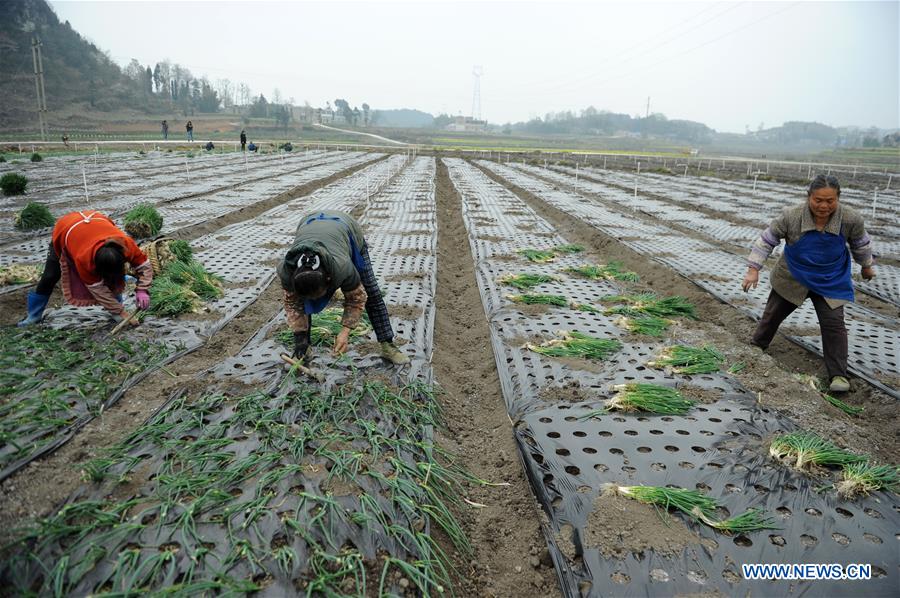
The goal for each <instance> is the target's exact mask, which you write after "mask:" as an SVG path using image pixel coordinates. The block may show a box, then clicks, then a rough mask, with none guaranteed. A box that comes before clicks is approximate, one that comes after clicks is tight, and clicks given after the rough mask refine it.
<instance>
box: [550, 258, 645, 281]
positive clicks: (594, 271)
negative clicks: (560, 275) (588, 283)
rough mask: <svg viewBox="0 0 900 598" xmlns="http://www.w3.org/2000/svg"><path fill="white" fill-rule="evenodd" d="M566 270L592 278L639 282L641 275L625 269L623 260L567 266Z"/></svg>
mask: <svg viewBox="0 0 900 598" xmlns="http://www.w3.org/2000/svg"><path fill="white" fill-rule="evenodd" d="M565 271H566V272H570V273H572V274H577V275H578V276H581V277H584V278H590V279H592V280H596V279H599V278H603V279H605V280H621V281H624V282H637V281H638V280H640V277H639V276H638V275H637V274H636V273H634V272H631V271H628V270H625V269H624V266H623V265H622V262H616V261H613V262H609V263H608V264H606V265H603V266H578V267H575V268H566V270H565Z"/></svg>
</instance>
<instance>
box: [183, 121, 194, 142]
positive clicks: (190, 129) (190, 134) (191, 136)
mask: <svg viewBox="0 0 900 598" xmlns="http://www.w3.org/2000/svg"><path fill="white" fill-rule="evenodd" d="M184 128H185V129H187V135H188V141H193V140H194V123H192V122H191V121H187V124H186V125H184Z"/></svg>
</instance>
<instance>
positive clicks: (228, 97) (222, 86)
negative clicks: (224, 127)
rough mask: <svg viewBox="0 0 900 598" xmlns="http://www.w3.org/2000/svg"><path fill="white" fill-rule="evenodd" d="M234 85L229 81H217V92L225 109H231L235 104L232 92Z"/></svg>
mask: <svg viewBox="0 0 900 598" xmlns="http://www.w3.org/2000/svg"><path fill="white" fill-rule="evenodd" d="M233 88H234V85H233V84H232V83H231V80H229V79H217V80H216V88H215V89H216V92H217V93H218V94H219V98H221V99H222V105H223V106H224V107H225V108H230V107H231V105H232V104H233V103H234V102H233V101H232V92H233Z"/></svg>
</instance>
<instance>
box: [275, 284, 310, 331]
mask: <svg viewBox="0 0 900 598" xmlns="http://www.w3.org/2000/svg"><path fill="white" fill-rule="evenodd" d="M282 291H283V292H284V316H285V318H286V319H287V323H288V326H290V328H291V330H293V331H294V332H306V331H307V330H309V318H307V317H306V311H305V310H304V309H303V304H302V303H300V302H299V301H298V300H297V295H295V294H294V293H293V292H291V291H287V290H284V289H282Z"/></svg>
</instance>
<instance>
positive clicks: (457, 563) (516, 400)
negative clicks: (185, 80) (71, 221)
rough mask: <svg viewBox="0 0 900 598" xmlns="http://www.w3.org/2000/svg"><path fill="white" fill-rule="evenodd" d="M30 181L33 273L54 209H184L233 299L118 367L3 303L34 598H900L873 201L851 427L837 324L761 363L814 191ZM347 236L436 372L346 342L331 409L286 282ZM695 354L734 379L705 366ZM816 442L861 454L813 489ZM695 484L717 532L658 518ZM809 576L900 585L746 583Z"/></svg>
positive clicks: (73, 330) (11, 204) (895, 278)
mask: <svg viewBox="0 0 900 598" xmlns="http://www.w3.org/2000/svg"><path fill="white" fill-rule="evenodd" d="M6 172H22V173H24V174H25V175H26V176H27V177H28V187H27V191H26V194H25V195H22V196H12V197H3V198H0V239H2V241H0V267H9V266H35V267H38V268H40V267H41V266H42V264H43V259H44V257H45V256H46V251H47V242H48V238H49V233H50V228H44V229H39V230H34V231H21V230H18V229H16V228H14V227H13V221H14V217H15V214H16V213H17V212H18V211H19V210H21V209H22V208H23V207H24V206H25V205H26V204H27V203H28V202H32V201H36V202H40V203H42V204H44V205H46V206H47V207H48V208H49V210H50V212H51V214H53V216H55V217H59V216H60V215H62V214H65V213H67V212H70V211H73V210H82V209H90V210H100V211H102V212H104V213H106V214H109V215H110V216H111V217H112V218H113V219H114V220H115V221H116V222H117V223H121V220H122V218H123V217H124V215H125V214H126V213H127V212H128V211H129V210H131V209H132V208H134V207H135V206H137V205H138V204H142V203H151V204H153V205H154V206H155V207H156V208H157V209H158V211H159V213H160V214H161V215H162V217H163V220H164V223H163V228H162V235H164V236H166V237H170V238H175V239H181V240H184V241H187V242H188V243H189V245H190V248H191V249H192V251H193V257H194V259H195V260H196V261H197V262H199V263H200V264H202V266H203V267H204V268H205V269H206V271H208V272H209V273H210V274H211V275H213V276H215V277H217V279H218V280H219V281H220V282H219V284H220V287H221V292H220V295H219V296H218V297H216V298H212V299H209V300H208V301H206V302H205V304H204V307H203V309H202V311H198V312H196V313H190V312H189V313H185V314H181V315H178V316H165V315H161V314H155V315H150V316H148V317H146V318H145V319H144V321H143V323H142V324H141V326H139V327H136V328H133V329H128V330H126V331H123V332H121V333H118V335H116V336H115V337H113V338H114V340H110V337H107V334H108V333H109V332H110V329H111V328H112V324H111V323H110V322H109V321H108V320H106V319H105V318H104V317H103V316H102V313H101V311H100V309H99V308H87V309H85V308H80V309H76V308H74V307H71V306H64V305H62V304H61V297H60V296H58V295H55V296H54V298H53V300H52V302H51V308H50V309H48V311H47V316H46V318H45V320H44V322H43V323H42V324H41V325H40V326H36V327H31V328H27V329H20V328H16V327H14V326H12V324H14V323H15V322H16V321H17V320H18V319H19V318H20V317H21V316H22V315H23V314H24V309H25V308H24V301H25V299H24V295H25V291H26V290H27V289H28V288H30V284H29V283H22V282H16V281H8V282H7V283H6V284H5V285H4V286H2V287H0V302H2V305H3V310H2V311H3V316H2V321H0V323H2V324H3V327H2V328H0V347H2V353H0V382H2V388H3V389H4V390H3V394H2V395H0V528H2V530H3V531H2V532H0V536H2V541H0V551H2V553H0V587H3V588H5V589H6V591H8V592H10V593H11V594H13V595H32V594H35V595H60V596H62V595H79V596H80V595H88V594H90V595H97V596H103V595H116V596H123V595H138V594H145V593H147V594H149V593H160V594H162V593H165V594H173V595H185V596H186V595H197V594H204V593H206V594H219V593H222V594H243V593H259V594H260V595H267V596H283V595H293V594H302V595H315V596H318V595H329V596H333V595H366V596H375V595H396V596H419V595H425V596H433V595H438V594H441V595H459V596H476V595H478V596H480V595H493V596H552V595H564V596H607V595H627V596H638V595H640V596H672V595H749V596H774V595H786V596H787V595H804V596H833V595H846V594H849V593H861V594H862V595H865V596H889V595H893V594H894V592H895V591H896V588H897V586H898V578H897V576H898V574H900V559H898V556H897V551H896V550H895V549H894V548H896V546H895V544H896V541H897V537H896V532H897V530H898V529H900V497H898V494H897V493H896V491H898V490H900V487H898V486H897V482H896V473H897V470H896V465H897V455H898V453H900V436H898V431H897V425H896V421H897V417H898V416H900V403H898V400H900V375H898V371H900V334H898V331H900V325H898V313H900V312H898V310H900V290H898V289H900V226H898V217H900V202H898V199H900V198H898V197H897V195H896V192H893V193H892V192H890V191H886V192H885V193H884V194H882V195H881V196H880V201H879V203H878V205H877V206H876V209H875V210H874V213H873V211H872V206H871V194H870V192H869V191H867V190H856V189H853V188H852V186H850V187H848V188H846V189H845V190H844V193H843V194H842V201H844V202H845V203H847V204H848V205H851V206H854V207H856V208H858V209H859V210H860V211H861V212H863V213H864V214H865V215H866V223H867V227H868V229H869V232H870V234H871V235H872V237H873V239H874V243H875V246H876V253H878V254H879V256H880V259H881V262H880V263H879V264H878V266H877V278H875V279H874V280H873V281H871V282H861V281H859V280H857V281H856V282H855V284H856V285H857V290H858V297H857V300H858V301H857V303H854V304H852V305H849V306H848V307H846V308H845V311H846V314H847V327H848V332H849V338H850V359H849V364H850V370H851V373H852V375H853V379H852V386H853V387H852V390H851V392H850V393H847V394H846V395H844V396H842V397H841V398H842V399H843V401H844V404H842V405H843V407H841V406H840V405H836V404H835V403H833V402H829V400H828V397H826V396H825V395H823V393H821V392H819V391H818V390H817V389H815V388H813V386H812V384H811V383H814V382H815V381H816V380H817V379H822V377H823V375H824V368H823V366H822V361H821V340H820V337H819V332H818V325H817V320H816V317H815V313H814V311H813V309H812V307H811V306H810V305H809V304H806V305H805V306H804V307H803V308H802V309H798V310H797V311H796V312H795V313H794V314H793V315H792V316H790V318H789V319H788V320H787V321H786V322H785V324H784V325H783V328H782V334H781V335H780V336H779V337H777V338H776V341H775V342H774V343H773V345H772V347H771V348H770V350H769V351H768V352H766V353H763V352H761V351H759V350H758V349H756V348H754V347H752V346H750V345H749V343H748V339H749V337H750V334H751V332H752V329H753V326H754V323H755V320H757V319H758V318H759V316H760V314H761V312H762V308H763V306H764V304H765V300H766V297H767V295H768V291H769V285H768V279H767V271H768V268H767V269H766V270H764V271H763V272H762V276H761V280H760V284H759V288H757V289H756V290H754V291H751V292H750V293H744V292H742V291H741V289H740V280H741V278H742V276H743V272H744V269H745V262H744V260H745V257H746V252H747V250H748V247H749V245H750V243H751V242H752V240H753V239H754V237H755V236H757V235H758V234H759V232H760V230H761V229H762V228H764V227H765V225H766V224H767V223H768V222H769V220H771V218H773V217H774V216H775V215H776V214H777V213H778V211H779V210H780V209H781V208H783V207H786V206H789V205H792V204H794V203H795V202H797V201H800V200H801V199H802V198H803V197H804V193H803V188H802V186H800V185H791V184H784V183H774V182H766V181H758V182H754V181H723V180H721V179H716V178H710V177H701V176H687V177H680V176H679V177H673V176H671V175H664V174H660V173H653V172H642V173H640V174H638V173H637V172H624V171H621V170H611V169H609V170H608V169H604V168H601V167H600V166H599V165H598V164H596V163H594V164H593V165H590V166H588V167H583V166H580V165H579V166H578V167H574V166H572V165H569V164H556V165H554V164H550V165H548V167H540V166H536V165H534V164H527V163H522V162H515V161H509V160H508V159H501V160H499V161H493V160H487V159H480V158H473V159H464V158H460V157H440V156H437V157H436V156H431V155H421V154H420V155H415V153H414V152H413V151H412V150H411V149H407V150H400V151H397V150H393V151H392V150H389V149H386V150H385V151H384V152H363V151H333V150H332V151H313V150H310V151H295V152H291V153H273V154H265V155H255V154H251V155H242V154H238V153H209V154H206V153H203V152H199V153H197V152H194V153H193V154H191V155H188V153H186V152H155V151H154V152H149V153H147V154H137V153H134V152H127V153H126V152H121V153H115V152H113V153H105V154H102V155H99V156H94V155H91V156H85V155H81V156H78V155H74V156H62V157H58V158H47V159H45V160H44V161H42V162H37V163H27V164H21V165H20V164H17V165H12V164H8V163H5V164H2V165H0V174H3V173H6ZM320 210H341V211H345V212H349V213H351V214H353V215H354V217H356V218H357V219H358V220H359V221H360V223H361V225H362V226H363V229H364V231H365V235H366V240H367V244H368V249H369V254H370V255H371V258H372V263H373V268H374V271H375V274H376V277H377V279H378V282H379V285H380V287H381V289H382V291H383V293H384V296H385V301H386V304H387V306H388V311H389V312H390V314H391V323H392V326H393V328H394V332H395V333H396V337H397V345H398V346H399V347H400V350H401V351H402V352H403V353H404V354H406V355H407V356H408V357H409V358H410V360H411V363H410V364H409V365H406V366H401V367H398V366H393V365H390V364H389V363H388V362H386V361H384V360H383V359H382V358H381V357H379V354H378V345H377V343H376V342H375V335H374V333H373V332H372V331H371V329H370V328H360V329H358V330H355V331H354V336H353V338H352V340H351V344H350V350H349V352H348V353H347V354H346V355H345V356H343V357H340V358H335V357H333V356H332V355H331V352H330V339H329V338H328V332H327V330H326V331H325V332H321V334H322V335H323V340H322V341H321V342H320V343H319V344H318V346H316V347H315V348H314V358H313V360H312V362H311V366H312V367H313V368H314V369H315V370H316V371H318V372H320V373H322V374H324V382H322V383H317V382H315V381H314V380H312V379H311V378H309V377H306V376H304V375H303V374H302V373H301V372H299V371H297V370H295V369H289V368H288V367H287V366H286V364H285V363H284V362H283V361H282V359H281V357H280V355H281V354H282V353H285V352H287V353H289V352H290V351H291V347H289V345H290V344H291V343H292V338H291V336H290V331H289V329H288V328H287V324H286V321H285V315H284V311H283V309H282V301H281V289H280V288H279V287H280V284H279V282H278V281H277V276H276V272H275V266H276V265H277V263H278V262H279V261H280V259H281V257H283V255H284V253H285V251H286V250H287V249H288V248H289V246H290V244H291V241H292V239H293V232H294V230H295V228H296V226H297V224H298V223H299V222H300V221H301V218H302V217H303V216H304V215H305V214H307V213H309V212H315V211H320ZM770 265H771V262H770ZM855 268H856V267H855ZM126 307H127V308H128V309H129V310H131V309H133V307H134V304H133V299H131V298H129V297H127V296H126ZM336 308H337V309H338V310H339V304H338V306H336ZM317 321H319V322H322V321H324V316H317V317H314V318H313V325H314V326H315V325H316V323H317ZM285 339H289V341H286V340H285ZM679 348H680V349H681V350H683V349H684V348H688V349H690V350H692V351H693V352H692V353H691V354H692V355H693V356H694V357H698V358H700V357H702V359H703V360H704V361H703V363H702V364H701V365H696V364H695V367H693V369H692V368H691V367H689V366H690V365H691V364H687V365H686V364H684V363H678V362H677V361H676V360H674V357H673V356H675V355H677V354H679V350H680V349H679ZM642 397H643V399H642ZM641 400H647V401H648V403H641ZM630 401H631V402H630ZM642 405H643V406H642ZM653 405H656V406H655V407H654V406H653ZM804 432H809V433H814V434H816V435H818V436H821V437H822V438H824V439H827V440H828V441H830V442H832V443H834V445H836V446H834V447H832V449H831V453H830V454H832V455H838V457H839V459H838V460H837V461H832V462H829V461H826V460H824V457H823V461H821V462H820V463H814V464H811V465H806V466H804V465H803V464H802V463H801V462H800V461H801V459H800V458H799V457H797V460H796V462H791V459H790V458H789V457H788V456H786V455H787V454H788V453H789V452H788V451H787V449H784V448H783V447H784V446H786V444H785V443H787V441H785V440H784V438H788V439H790V438H793V437H796V436H798V435H802V434H801V433H804ZM791 434H794V436H793V437H792V436H791ZM779 439H781V440H779ZM779 441H780V442H781V443H782V444H779ZM779 447H781V448H779ZM841 449H844V451H841ZM840 459H843V462H841V461H840ZM865 459H869V460H870V461H871V463H873V464H874V463H877V464H880V465H886V466H887V468H886V469H887V470H888V472H889V473H890V472H893V474H894V486H893V491H891V489H889V488H883V489H873V490H871V491H870V492H867V493H866V492H863V493H858V494H853V493H849V491H847V490H846V489H847V488H848V487H849V486H848V485H847V484H846V483H845V482H846V480H847V479H849V477H847V476H849V474H848V473H847V472H846V471H845V470H842V468H841V465H842V464H853V463H858V462H864V461H865ZM888 485H890V484H888ZM639 487H654V489H653V490H652V492H649V494H647V495H646V496H645V494H644V493H647V492H648V491H646V490H644V491H641V490H640V489H639ZM667 487H668V489H669V490H670V491H671V490H673V489H683V490H684V491H689V492H688V493H687V494H685V495H684V496H688V495H689V499H690V500H692V501H694V502H693V503H691V504H692V505H694V507H691V506H688V507H686V508H684V509H681V510H679V509H677V508H674V507H673V508H667V507H672V506H673V505H674V503H673V502H671V501H670V502H668V503H665V502H652V500H651V498H647V496H651V497H656V498H655V499H653V500H660V499H659V496H663V497H665V496H667V495H666V488H667ZM636 488H638V489H636ZM839 490H840V492H839ZM642 492H644V493H642ZM679 496H681V495H679ZM685 500H688V499H685ZM648 501H650V502H648ZM694 508H695V509H696V510H693V509H694ZM800 562H804V563H842V564H848V563H866V564H870V565H871V567H872V569H871V573H872V579H871V580H868V581H865V582H859V581H849V580H846V581H816V582H809V581H806V582H797V581H791V582H788V581H783V582H763V581H748V580H746V579H745V578H744V576H743V574H742V571H741V565H742V564H748V563H800Z"/></svg>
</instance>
